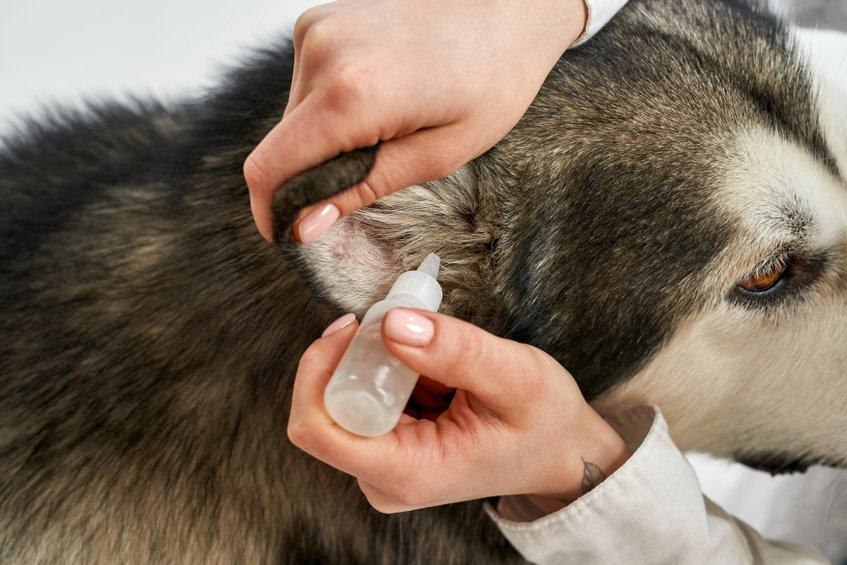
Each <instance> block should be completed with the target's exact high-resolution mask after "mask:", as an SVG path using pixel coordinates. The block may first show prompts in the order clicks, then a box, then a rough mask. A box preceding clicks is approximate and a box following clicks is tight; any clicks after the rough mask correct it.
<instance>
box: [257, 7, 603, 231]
mask: <svg viewBox="0 0 847 565" xmlns="http://www.w3.org/2000/svg"><path fill="white" fill-rule="evenodd" d="M586 18H587V12H586V8H585V5H584V2H583V0H534V1H533V2H531V3H526V2H514V1H511V0H504V1H497V2H488V1H485V2H482V1H480V0H416V1H415V2H395V1H392V0H341V1H338V2H333V3H330V4H325V5H322V6H318V7H316V8H312V9H310V10H308V11H307V12H305V13H304V14H303V15H302V16H301V17H300V19H299V20H298V21H297V25H296V27H295V30H294V49H295V60H294V74H293V77H292V85H291V91H290V94H289V99H288V105H287V107H286V110H285V113H284V114H283V116H282V117H281V118H282V119H281V121H280V122H279V124H277V125H276V126H275V127H274V128H273V129H272V130H271V131H270V132H269V133H268V134H267V136H266V137H265V139H264V140H262V142H261V143H260V144H259V145H258V146H257V147H256V148H255V150H254V151H253V152H252V153H251V154H250V156H249V157H248V158H247V161H246V162H245V164H244V176H245V179H246V181H247V186H248V187H249V189H250V202H251V207H252V210H253V217H254V218H255V221H256V225H257V226H258V228H259V231H260V233H261V234H262V235H263V236H264V237H265V239H268V240H270V239H271V233H272V232H271V229H272V228H271V211H270V204H271V199H272V198H273V194H274V192H275V191H276V190H277V189H278V188H279V187H280V186H281V185H282V184H283V183H284V182H285V181H287V180H288V179H290V178H291V177H293V176H294V175H295V174H297V173H300V172H302V171H304V170H306V169H308V168H310V167H312V166H315V165H317V164H319V163H323V162H325V161H327V160H329V159H331V158H333V157H335V156H336V155H338V154H339V153H342V152H349V151H352V150H354V149H358V148H362V147H370V146H372V145H375V144H376V143H377V142H380V141H382V142H383V143H382V145H381V147H380V151H379V154H378V157H377V161H376V164H375V166H374V168H373V169H372V171H371V173H370V174H369V175H368V177H367V178H366V179H365V180H364V181H363V182H362V183H361V184H359V185H357V186H355V187H353V188H352V189H351V190H348V191H345V192H344V193H342V194H339V195H337V196H335V197H333V198H331V199H330V200H328V201H325V202H322V203H320V204H318V205H316V206H313V207H311V208H310V209H308V210H305V211H304V212H303V214H302V215H301V219H300V221H299V222H298V223H297V224H295V230H294V231H295V236H296V237H297V238H298V239H299V240H301V241H302V242H303V243H308V242H310V241H312V240H314V239H315V238H317V237H318V235H320V234H321V233H323V231H325V230H326V229H328V228H329V226H331V225H332V223H333V222H334V221H335V220H336V219H337V218H338V217H339V216H343V215H346V214H349V213H350V212H352V211H354V210H356V209H358V208H361V207H362V206H365V205H367V204H370V203H371V202H373V201H374V200H375V199H377V198H380V197H381V196H384V195H386V194H388V193H390V192H394V191H395V190H398V189H400V188H403V187H405V186H409V185H412V184H415V183H420V182H424V181H429V180H435V179H438V178H442V177H445V176H447V175H449V174H450V173H452V172H454V171H455V170H456V169H458V168H459V167H460V166H461V165H463V164H464V163H466V162H468V161H470V160H472V159H473V158H475V157H477V156H478V155H480V154H482V153H483V152H485V151H486V150H488V149H489V148H491V147H492V146H493V145H494V144H495V143H497V142H498V141H499V140H500V139H501V138H503V137H504V136H505V135H506V133H508V132H509V130H510V129H511V128H512V127H513V126H514V125H515V124H516V123H517V122H518V120H519V119H520V118H521V116H522V115H523V114H524V112H526V109H527V108H528V107H529V104H530V103H531V102H532V100H533V98H534V97H535V95H536V94H537V93H538V90H539V88H540V87H541V84H542V83H543V82H544V79H545V78H546V77H547V74H548V73H549V72H550V69H551V68H552V67H553V65H554V64H555V62H556V61H557V60H558V59H559V57H560V56H561V55H562V53H563V52H564V50H565V49H566V48H567V47H569V46H570V45H571V43H573V42H574V40H576V39H577V37H578V36H579V35H580V34H581V33H582V31H583V28H584V27H585V22H586Z"/></svg>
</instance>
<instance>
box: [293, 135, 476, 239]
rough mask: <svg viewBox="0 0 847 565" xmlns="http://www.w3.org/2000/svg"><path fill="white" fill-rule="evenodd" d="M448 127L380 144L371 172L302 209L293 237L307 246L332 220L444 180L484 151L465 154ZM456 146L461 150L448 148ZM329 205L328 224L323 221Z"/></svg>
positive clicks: (463, 146)
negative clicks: (402, 191) (399, 192)
mask: <svg viewBox="0 0 847 565" xmlns="http://www.w3.org/2000/svg"><path fill="white" fill-rule="evenodd" d="M456 135H457V134H456V132H455V130H454V128H453V126H452V125H450V126H438V127H434V128H427V129H420V130H417V131H415V132H414V133H411V134H408V135H404V136H402V137H395V138H392V139H389V140H388V141H383V142H382V144H381V145H380V148H379V152H378V153H377V156H376V162H375V163H374V166H373V168H372V169H371V172H370V173H369V174H368V176H367V178H366V179H365V180H364V181H363V182H361V183H360V184H358V185H355V186H353V187H351V188H350V189H348V190H345V191H343V192H341V193H340V194H338V195H336V196H334V197H332V198H330V199H328V200H324V201H322V202H319V203H317V204H314V205H313V206H309V207H307V208H305V209H303V210H302V211H301V212H300V214H299V215H298V220H297V221H296V222H295V224H294V234H295V237H297V239H298V240H299V241H300V242H301V243H306V244H308V243H311V242H312V241H314V240H315V239H317V238H318V237H320V236H321V235H322V234H323V233H325V232H326V230H328V229H329V228H330V227H332V224H333V222H334V221H336V220H337V219H338V218H341V217H343V216H346V215H347V214H350V213H352V212H355V211H356V210H358V209H360V208H364V207H365V206H368V205H370V204H372V203H373V202H374V201H376V200H378V199H379V198H382V197H383V196H385V195H387V194H391V193H392V192H395V191H397V190H400V189H402V188H405V187H407V186H412V185H414V184H420V183H423V182H427V181H432V180H436V179H440V178H443V177H446V176H448V175H450V174H452V173H453V172H455V171H456V170H457V169H458V168H459V167H460V166H462V165H463V164H465V163H466V162H467V161H469V160H471V159H473V158H474V157H476V156H478V154H480V153H482V152H483V151H484V150H485V149H483V148H476V151H475V152H472V153H467V151H468V149H467V146H466V145H464V144H462V143H461V141H459V140H458V139H457V137H455V136H456ZM457 144H459V145H460V146H462V150H461V151H451V150H450V149H449V147H452V146H455V145H457ZM328 206H331V207H332V208H331V209H332V211H333V216H332V221H331V222H328V221H326V210H328V209H329V208H328Z"/></svg>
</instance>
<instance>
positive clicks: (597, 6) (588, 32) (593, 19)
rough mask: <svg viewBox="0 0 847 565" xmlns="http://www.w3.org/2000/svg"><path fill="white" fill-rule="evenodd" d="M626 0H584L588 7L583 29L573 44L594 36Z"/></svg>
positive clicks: (583, 41)
mask: <svg viewBox="0 0 847 565" xmlns="http://www.w3.org/2000/svg"><path fill="white" fill-rule="evenodd" d="M626 2H627V0H585V6H586V7H587V8H588V19H587V20H586V21H585V31H583V32H582V35H580V36H579V37H578V38H577V40H576V41H575V42H574V45H579V44H580V43H585V42H586V41H588V40H589V39H591V38H592V37H594V35H595V34H596V33H597V32H598V31H600V29H601V28H602V27H603V26H604V25H606V23H607V22H608V21H609V20H611V19H612V16H614V15H615V14H617V13H618V10H620V9H621V8H623V5H624V4H626Z"/></svg>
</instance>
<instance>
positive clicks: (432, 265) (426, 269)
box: [418, 253, 441, 279]
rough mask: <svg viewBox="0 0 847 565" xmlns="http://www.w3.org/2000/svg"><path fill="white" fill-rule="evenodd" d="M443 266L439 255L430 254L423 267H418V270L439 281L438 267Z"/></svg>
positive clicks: (422, 264)
mask: <svg viewBox="0 0 847 565" xmlns="http://www.w3.org/2000/svg"><path fill="white" fill-rule="evenodd" d="M440 265H441V259H439V258H438V255H436V254H435V253H430V254H429V255H427V256H426V259H424V260H423V263H421V266H420V267H418V270H419V271H421V272H423V273H426V274H428V275H429V276H431V277H432V278H434V279H438V267H439V266H440Z"/></svg>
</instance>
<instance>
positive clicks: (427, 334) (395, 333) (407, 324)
mask: <svg viewBox="0 0 847 565" xmlns="http://www.w3.org/2000/svg"><path fill="white" fill-rule="evenodd" d="M383 333H384V334H385V337H387V338H388V339H390V340H393V341H396V342H399V343H403V344H406V345H413V346H415V347H423V346H425V345H428V344H429V342H430V341H432V337H433V335H435V326H434V325H433V324H432V321H431V320H430V319H429V318H426V317H424V316H422V315H420V314H418V313H417V312H412V311H411V310H403V309H401V308H398V309H395V310H391V311H390V312H388V314H386V315H385V321H384V322H383Z"/></svg>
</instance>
